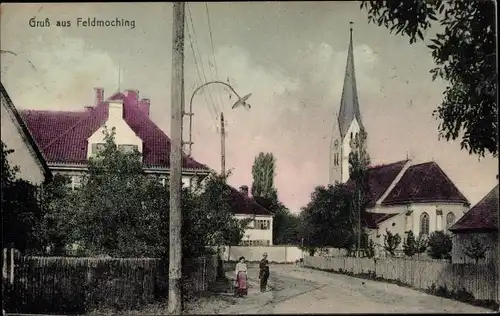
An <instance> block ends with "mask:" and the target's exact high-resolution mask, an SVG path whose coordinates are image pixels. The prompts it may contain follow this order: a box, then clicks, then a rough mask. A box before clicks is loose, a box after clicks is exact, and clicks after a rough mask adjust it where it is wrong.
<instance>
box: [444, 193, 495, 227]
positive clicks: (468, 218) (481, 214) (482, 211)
mask: <svg viewBox="0 0 500 316" xmlns="http://www.w3.org/2000/svg"><path fill="white" fill-rule="evenodd" d="M498 198H499V197H498V184H497V185H496V186H495V187H494V188H493V190H491V191H490V192H489V193H488V194H486V196H485V197H483V198H482V199H481V201H479V202H478V203H477V204H476V205H474V207H472V208H471V209H470V210H469V211H468V212H467V213H465V215H464V216H462V217H461V218H460V219H459V220H458V221H457V222H456V223H455V224H454V225H453V226H451V228H450V230H451V231H453V232H463V231H474V230H476V231H477V230H498V228H499V225H498V224H499V223H498V222H499V217H500V211H499V208H498Z"/></svg>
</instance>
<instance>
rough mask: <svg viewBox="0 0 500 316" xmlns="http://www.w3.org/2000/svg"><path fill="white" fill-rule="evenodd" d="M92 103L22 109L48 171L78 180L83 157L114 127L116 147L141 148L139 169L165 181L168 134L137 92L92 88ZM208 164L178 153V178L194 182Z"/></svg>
mask: <svg viewBox="0 0 500 316" xmlns="http://www.w3.org/2000/svg"><path fill="white" fill-rule="evenodd" d="M94 103H95V104H94V105H93V106H87V107H85V108H83V107H82V110H81V111H40V110H25V111H22V112H21V115H22V117H23V119H24V121H25V122H26V125H27V126H28V129H29V130H30V132H31V133H32V135H33V137H34V139H35V141H36V143H37V144H38V146H39V147H40V149H41V151H42V153H43V154H44V156H45V158H46V160H47V163H48V166H49V167H50V169H51V170H52V172H53V173H59V174H64V175H67V176H70V177H71V179H72V187H73V188H74V187H76V186H78V185H79V183H80V181H81V176H82V174H83V173H84V172H85V171H86V170H87V169H86V168H87V162H88V159H89V158H90V157H91V156H92V155H94V154H95V153H96V152H97V151H98V150H100V148H102V146H103V145H104V135H103V131H104V130H105V129H108V130H111V129H112V128H115V131H116V135H115V142H116V144H117V145H118V147H119V148H120V149H123V150H132V149H137V150H138V151H139V152H140V153H142V162H143V165H144V171H145V172H146V173H148V174H150V175H151V176H153V177H157V178H158V180H159V181H161V182H163V183H165V181H167V178H168V175H169V171H170V146H171V142H170V138H169V137H168V136H167V135H166V134H165V133H164V132H163V131H162V130H161V129H160V128H159V127H158V126H157V125H156V124H155V123H154V122H153V121H152V120H151V117H150V105H151V103H150V100H149V99H147V98H142V99H141V98H140V97H139V91H136V90H126V91H125V92H124V93H122V92H117V93H114V94H113V95H111V96H110V97H109V98H105V97H104V90H103V89H102V88H95V102H94ZM209 173H210V169H209V168H208V167H207V166H205V165H204V164H201V163H199V162H198V161H196V160H194V159H193V158H191V157H188V156H187V155H184V156H183V158H182V182H183V185H185V186H189V185H191V184H195V183H198V182H199V181H200V180H201V179H203V178H204V177H206V176H207V175H208V174H209Z"/></svg>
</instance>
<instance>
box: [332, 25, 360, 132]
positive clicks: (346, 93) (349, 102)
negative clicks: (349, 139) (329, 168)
mask: <svg viewBox="0 0 500 316" xmlns="http://www.w3.org/2000/svg"><path fill="white" fill-rule="evenodd" d="M350 24H351V28H350V38H349V49H348V51H347V63H346V68H345V74H344V88H343V89H342V99H341V101H340V110H339V116H338V123H339V127H340V135H341V137H342V138H343V137H345V135H346V133H347V130H348V129H349V127H350V126H351V123H352V121H353V120H354V119H356V120H357V121H358V124H359V127H360V128H361V127H362V122H361V112H360V110H359V103H358V90H357V86H356V74H355V71H354V52H353V44H352V24H353V22H350Z"/></svg>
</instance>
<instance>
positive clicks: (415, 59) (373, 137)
mask: <svg viewBox="0 0 500 316" xmlns="http://www.w3.org/2000/svg"><path fill="white" fill-rule="evenodd" d="M187 7H188V8H189V9H190V11H191V17H192V20H193V23H194V26H195V33H196V37H195V38H196V41H193V44H194V45H195V44H197V45H198V47H199V51H200V52H201V55H203V58H204V62H203V64H204V65H205V73H206V77H207V79H208V80H210V79H211V78H212V76H211V73H210V70H209V68H208V58H209V57H210V56H211V54H212V49H211V46H210V37H209V31H208V24H207V16H206V11H205V4H204V3H201V2H200V3H189V4H188V6H187ZM208 7H209V10H210V17H211V22H212V31H213V41H214V46H215V54H216V61H217V66H218V69H217V71H218V73H219V77H220V78H222V79H224V80H225V79H226V78H227V77H229V78H230V80H231V83H232V84H234V87H235V88H236V90H237V91H238V92H239V93H240V94H246V93H249V92H252V94H253V95H252V97H251V98H250V100H249V103H250V104H251V105H252V109H251V110H250V111H245V110H242V109H239V110H233V111H230V110H229V108H230V105H231V104H232V102H234V99H232V100H229V99H228V95H227V93H224V95H223V100H222V104H223V105H222V107H223V108H224V109H225V116H226V118H227V119H228V126H227V130H228V138H227V145H226V148H227V159H226V163H227V169H230V168H233V169H234V170H233V175H232V176H231V178H230V180H229V182H230V183H231V184H233V185H235V186H236V187H237V186H239V185H242V184H247V185H250V184H251V178H252V176H251V167H252V163H253V159H254V157H255V156H256V155H257V154H258V153H259V152H260V151H264V152H272V153H274V154H275V156H276V158H277V177H276V180H275V183H276V187H277V189H278V191H279V196H280V198H281V200H282V201H283V202H284V203H285V204H286V205H287V206H289V207H290V208H291V210H292V211H298V210H299V208H300V207H301V206H304V205H305V204H306V203H307V202H308V201H309V197H310V193H311V192H312V190H313V188H314V187H315V186H316V185H320V184H326V183H327V181H328V155H329V149H328V146H329V141H330V135H331V132H332V129H333V124H335V113H336V112H337V111H338V108H339V103H340V94H341V90H342V82H343V74H344V68H345V62H346V51H347V46H348V37H349V21H354V29H355V30H354V54H355V56H354V58H355V65H356V77H357V80H358V92H359V98H360V107H361V112H362V115H363V121H364V125H365V127H366V129H367V131H368V134H369V151H370V155H371V157H372V161H373V163H374V164H381V163H390V162H394V161H396V160H401V159H404V158H405V157H406V153H407V152H409V153H410V156H412V157H414V160H415V162H424V161H429V160H435V161H436V162H438V164H439V165H440V166H441V168H442V169H443V170H444V171H445V172H446V173H447V174H448V176H449V177H450V178H451V179H452V180H453V181H454V182H455V183H456V185H457V186H458V188H459V189H460V190H461V191H462V192H463V193H464V194H465V196H466V197H467V198H469V199H470V201H471V202H472V203H475V202H477V201H478V200H479V199H480V198H481V197H482V196H483V195H484V194H486V193H488V192H489V191H490V190H491V188H492V187H493V186H494V185H495V183H496V182H497V180H496V179H495V176H496V174H497V173H498V164H497V160H496V159H493V158H491V157H487V158H485V159H483V160H481V161H478V158H477V157H475V156H469V155H468V154H467V152H465V151H461V150H460V145H459V142H455V143H453V142H445V141H438V139H437V135H438V134H437V126H438V123H439V122H438V121H437V120H436V119H434V118H433V117H432V116H431V113H432V110H433V109H435V108H437V106H438V105H439V104H440V102H441V99H442V92H443V90H444V87H445V85H444V84H443V83H442V82H432V81H431V79H430V75H429V72H428V71H429V70H430V69H431V68H432V67H433V61H432V58H431V56H430V53H429V50H428V49H427V48H426V46H425V45H424V44H423V43H419V44H414V45H411V46H410V45H408V40H407V38H405V37H402V36H395V35H390V34H389V32H388V31H387V30H386V29H385V28H380V27H376V26H374V25H371V24H368V23H367V19H366V12H363V11H360V9H359V4H358V3H356V2H312V1H311V2H281V3H280V2H254V3H244V2H238V3H237V2H233V3H230V2H225V3H222V2H221V3H209V4H208ZM33 16H36V17H37V19H40V20H41V19H45V18H47V17H48V18H50V19H51V21H52V25H51V27H48V28H31V27H30V26H29V23H28V22H29V19H30V18H31V17H33ZM94 16H96V17H98V18H112V19H114V18H116V17H118V18H124V19H129V20H134V21H135V25H136V27H135V28H134V29H127V28H112V27H108V28H78V27H76V26H75V23H76V19H77V18H78V17H83V18H86V17H94ZM187 16H188V17H187V19H188V21H189V23H188V24H189V27H191V21H190V20H189V16H190V15H189V10H188V11H187ZM55 20H71V21H73V22H72V23H73V25H72V27H70V28H64V29H63V28H57V27H56V26H54V23H53V22H54V21H55ZM171 36H172V4H171V3H141V4H140V5H138V4H135V3H126V4H118V3H112V4H111V3H110V4H91V3H86V4H70V3H64V4H20V3H17V4H2V16H1V47H2V49H5V50H11V51H14V52H16V53H17V54H18V56H17V57H14V56H11V55H5V56H2V59H1V61H2V82H3V83H4V84H5V86H6V88H7V89H8V91H9V93H10V94H11V97H12V98H13V100H14V102H15V103H16V105H17V106H18V107H19V108H34V109H54V110H77V109H81V108H82V107H83V106H84V105H89V104H91V103H92V101H93V99H94V95H93V93H94V92H93V88H94V87H97V86H101V87H104V89H105V94H106V96H109V95H110V94H111V93H113V92H115V91H116V90H117V88H118V65H121V69H122V71H121V72H122V79H121V88H122V89H127V88H132V89H137V90H139V91H140V94H141V96H144V97H149V98H150V99H151V106H152V109H151V112H152V119H153V120H154V121H155V122H156V123H157V124H158V125H159V126H160V127H161V128H162V129H163V130H164V131H166V132H167V134H170V132H169V130H170V123H169V113H170V108H169V104H170V76H171V73H170V69H171V49H172V47H171ZM192 37H194V35H193V34H192ZM186 39H187V41H186V94H187V97H186V98H187V99H189V97H190V96H191V92H192V91H193V90H194V88H195V87H196V86H197V85H199V84H200V79H199V77H198V75H197V72H196V69H195V65H194V62H193V55H192V52H191V47H190V41H189V37H188V36H187V34H186ZM27 60H29V61H31V62H32V63H33V64H34V65H35V67H36V71H35V70H34V69H33V68H32V67H31V66H30V65H29V63H28V62H27ZM198 63H199V62H198ZM212 69H213V68H212ZM202 81H204V79H203V80H202ZM221 91H222V90H218V88H214V89H212V90H211V95H212V97H213V99H214V101H215V102H216V106H217V107H219V108H220V103H221V102H220V99H219V98H220V95H219V92H221ZM204 96H207V99H208V100H209V102H210V97H209V93H208V92H207V93H205V94H200V95H197V96H196V97H195V99H194V103H195V104H194V106H195V113H196V116H195V121H194V124H195V127H194V139H193V140H194V142H195V144H194V147H193V153H194V156H195V158H196V159H197V160H199V161H200V162H203V163H206V164H208V165H209V166H210V167H212V168H214V169H217V170H219V169H220V154H219V148H220V139H219V136H218V134H217V130H216V123H215V121H214V118H215V114H214V115H213V117H212V116H211V115H210V112H209V108H210V109H211V106H209V105H207V101H206V100H205V98H204ZM185 128H186V129H187V124H186V126H185ZM186 136H187V133H186Z"/></svg>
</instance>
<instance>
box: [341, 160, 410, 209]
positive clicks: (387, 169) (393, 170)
mask: <svg viewBox="0 0 500 316" xmlns="http://www.w3.org/2000/svg"><path fill="white" fill-rule="evenodd" d="M406 163H407V160H403V161H398V162H395V163H391V164H387V165H380V166H374V167H370V168H368V170H367V174H368V185H369V187H370V192H369V193H368V206H367V207H369V208H372V207H374V206H375V203H377V201H378V200H379V199H380V198H381V197H382V195H384V193H385V192H386V191H387V190H388V189H389V187H390V185H391V184H392V182H393V181H394V180H395V179H396V177H397V176H398V175H399V173H400V172H401V171H402V170H403V168H404V166H405V165H406ZM346 185H347V187H348V188H354V181H353V180H352V179H349V180H348V181H347V183H346Z"/></svg>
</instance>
